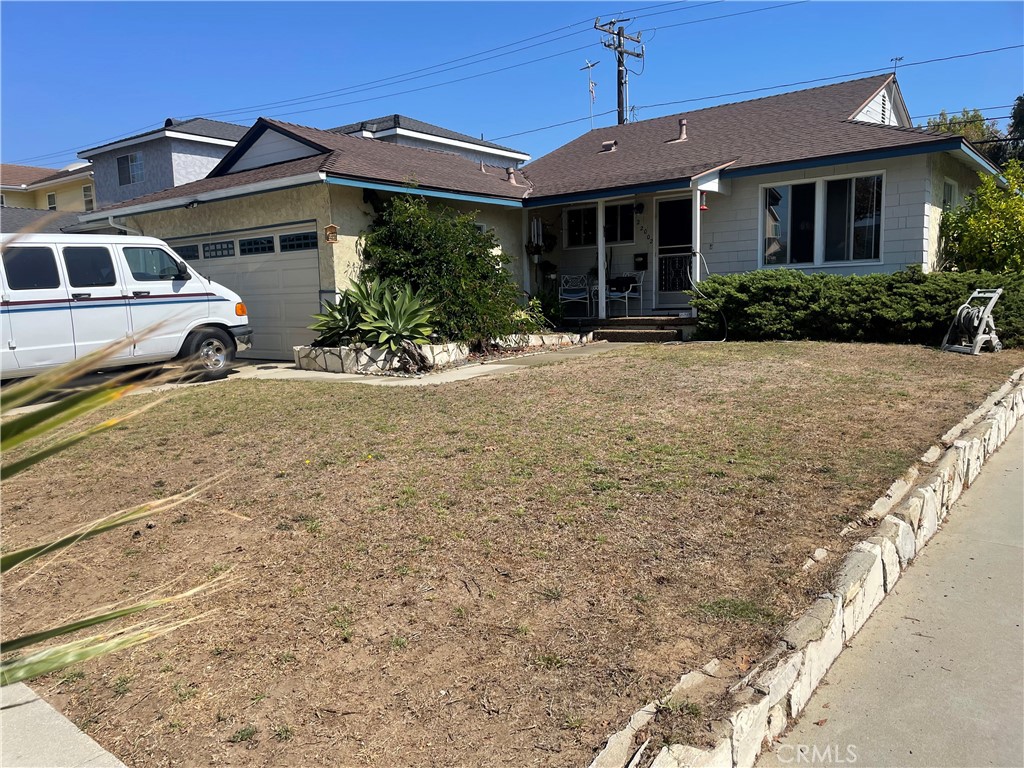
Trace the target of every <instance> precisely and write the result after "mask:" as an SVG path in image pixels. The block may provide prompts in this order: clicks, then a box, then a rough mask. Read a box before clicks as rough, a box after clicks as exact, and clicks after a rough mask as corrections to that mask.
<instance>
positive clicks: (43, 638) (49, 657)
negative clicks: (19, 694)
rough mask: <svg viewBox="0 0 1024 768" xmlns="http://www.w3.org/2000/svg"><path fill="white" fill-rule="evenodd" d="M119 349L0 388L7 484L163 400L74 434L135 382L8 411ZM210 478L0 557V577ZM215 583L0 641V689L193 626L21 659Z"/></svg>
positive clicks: (147, 625) (138, 631)
mask: <svg viewBox="0 0 1024 768" xmlns="http://www.w3.org/2000/svg"><path fill="white" fill-rule="evenodd" d="M126 343H129V342H126V341H121V342H118V343H115V344H113V345H111V346H109V347H107V348H105V349H101V350H99V351H97V352H94V353H93V354H91V355H89V356H87V357H85V358H83V359H81V360H78V361H75V362H73V363H69V364H68V365H65V366H62V367H60V368H57V369H55V370H53V371H49V372H47V373H44V374H41V375H39V376H36V377H34V378H31V379H27V380H25V381H23V382H19V383H16V384H13V385H10V386H8V387H7V388H6V389H5V390H4V397H3V400H2V401H0V416H2V417H9V418H6V419H5V420H4V422H3V430H2V436H0V452H2V454H3V456H4V459H5V462H4V463H3V465H2V466H0V478H2V479H4V480H7V479H9V478H11V477H13V476H14V475H16V474H18V473H19V472H23V471H25V470H26V469H28V468H29V467H32V466H34V465H35V464H38V463H39V462H40V461H42V460H44V459H46V458H47V457H49V456H52V455H54V454H56V453H59V452H60V451H63V450H66V449H68V448H70V447H71V446H73V445H75V444H76V443H79V442H81V441H82V440H85V439H87V438H89V437H91V436H92V435H96V434H99V433H100V432H104V431H106V430H108V429H112V428H113V427H116V426H118V425H119V424H123V423H124V422H125V421H127V420H128V419H132V418H135V417H136V416H138V415H140V414H141V413H143V412H145V411H147V410H149V409H150V408H152V407H153V406H155V405H157V404H159V403H161V402H163V400H165V399H166V398H161V399H158V400H156V401H154V402H151V403H149V404H148V405H145V406H142V407H140V408H137V409H135V410H134V411H131V412H129V413H127V414H125V415H122V416H116V417H113V418H108V419H106V420H104V421H102V422H100V423H99V424H92V425H89V426H86V427H84V428H80V429H77V430H75V429H73V428H72V427H71V422H72V421H73V420H75V419H78V418H80V417H83V416H86V415H87V414H90V413H93V412H94V411H96V410H97V409H99V408H102V407H103V406H105V405H108V404H110V403H112V402H114V401H116V400H119V399H120V398H122V397H124V396H125V395H126V394H127V393H129V392H130V391H131V390H133V389H136V388H137V387H139V386H142V384H141V383H140V382H139V381H138V380H137V378H136V379H135V380H131V379H129V378H128V377H127V376H125V377H121V378H118V379H114V380H111V381H107V382H101V383H99V384H96V385H93V386H90V387H87V388H84V389H82V390H80V391H77V392H74V393H72V394H70V395H68V396H66V397H63V398H61V399H58V400H56V401H55V402H51V403H45V404H43V405H40V406H38V407H36V408H34V409H32V410H27V409H25V410H23V411H22V412H17V413H12V412H13V410H14V409H16V408H20V407H22V406H25V405H28V404H30V403H33V402H36V401H39V400H41V399H43V398H45V397H46V396H48V395H50V394H52V393H54V392H57V391H58V390H60V389H62V388H63V387H65V386H66V385H67V384H68V383H70V382H71V381H73V380H74V379H76V378H78V377H80V376H82V375H84V374H85V373H87V372H89V371H93V370H96V369H98V368H101V367H102V362H103V360H104V359H105V358H107V357H108V356H112V355H113V354H115V353H116V351H117V350H118V349H119V348H121V347H123V346H124V345H125V344H126ZM152 384H153V382H152V381H150V382H147V385H152ZM66 429H70V431H69V432H68V433H67V434H62V435H60V436H54V435H55V432H56V431H57V430H62V431H63V430H66ZM11 451H14V454H15V455H14V457H13V458H10V457H11V453H10V452H11ZM217 479H219V478H213V479H211V480H210V481H209V482H208V483H205V484H203V485H201V486H198V487H195V488H193V489H191V490H189V491H186V492H185V493H181V494H177V495H175V496H171V497H169V498H166V499H160V500H158V501H154V502H149V503H145V504H140V505H138V506H135V507H133V508H130V509H126V510H122V511H120V512H116V513H114V514H112V515H108V516H106V517H103V518H100V519H98V520H94V521H92V522H90V523H88V524H86V525H84V526H82V527H81V528H79V529H77V530H75V531H71V532H69V533H66V534H64V535H61V536H58V537H57V538H55V539H53V540H51V541H47V542H43V543H40V544H36V545H33V546H29V547H25V548H23V549H19V550H15V551H11V552H5V553H4V554H3V555H2V556H0V573H2V574H4V575H5V576H6V575H7V574H8V573H9V572H13V571H15V570H16V569H19V568H25V567H26V566H28V565H29V564H30V563H33V562H35V561H36V560H37V559H39V558H41V557H44V556H47V555H54V554H55V553H58V552H60V551H61V550H64V549H65V548H66V547H69V546H72V545H74V544H76V543H78V542H80V541H83V540H85V539H88V538H91V537H93V536H98V535H100V534H102V533H105V532H107V531H110V530H112V529H114V528H118V527H120V526H124V525H128V524H131V523H135V522H137V521H139V520H142V519H144V518H146V517H149V516H151V515H154V514H156V513H158V512H162V511H165V510H168V509H171V508H172V507H175V506H177V505H179V504H183V503H185V502H187V501H189V500H191V499H193V498H195V497H196V496H197V495H198V494H199V493H200V492H201V491H203V490H204V489H205V488H206V487H208V486H209V485H210V484H212V483H213V482H216V481H217ZM222 576H223V575H222ZM31 577H32V574H29V575H28V576H27V577H26V578H31ZM5 581H6V578H5ZM218 581H221V579H220V578H218V579H214V580H213V581H210V582H207V583H206V584H203V585H201V586H200V587H198V588H196V589H193V590H189V591H187V592H182V593H179V594H175V595H172V596H170V597H159V598H154V599H149V600H144V601H141V602H137V603H134V604H124V603H116V604H114V605H110V606H106V607H105V608H103V609H100V610H98V611H94V612H92V613H89V614H88V615H86V616H85V617H84V618H81V619H78V620H75V621H72V622H69V623H64V624H59V625H56V626H52V627H48V628H45V629H42V630H39V631H35V632H30V633H27V634H25V635H22V636H20V637H17V638H14V639H11V640H6V639H0V653H2V654H3V655H4V658H3V660H2V661H0V685H10V684H11V683H16V682H19V681H21V680H28V679H31V678H33V677H38V676H39V675H44V674H47V673H50V672H55V671H57V670H59V669H62V668H63V667H66V666H68V665H69V664H74V663H76V662H79V661H84V660H86V659H90V658H93V657H96V656H100V655H102V654H106V653H110V652H112V651H116V650H121V649H124V648H129V647H131V646H134V645H138V644H139V643H144V642H148V641H149V640H152V639H154V638H156V637H159V636H161V635H163V634H166V633H167V632H170V631H172V630H174V629H176V628H178V627H180V626H183V625H184V624H188V623H191V622H193V621H197V620H200V619H202V618H203V617H202V616H199V617H195V618H191V619H181V620H160V619H157V620H153V621H143V622H142V623H136V624H133V625H131V626H128V627H119V628H114V629H112V630H109V631H102V632H99V633H97V634H92V635H90V636H87V637H79V638H78V639H75V640H70V641H67V642H63V643H58V644H56V645H48V646H46V647H44V648H42V649H40V650H34V651H31V652H28V653H26V649H30V648H33V647H34V646H38V645H40V644H42V643H46V642H48V641H51V640H53V639H55V638H58V637H63V636H65V635H70V634H72V633H77V632H80V631H82V630H86V629H90V628H93V627H97V626H99V625H104V624H108V623H110V622H113V621H115V620H117V619H121V618H124V617H127V616H131V615H134V614H138V613H142V612H143V611H148V610H150V609H153V608H157V607H158V606H163V605H167V604H168V603H170V602H173V601H176V600H180V599H183V598H185V597H189V596H191V595H194V594H196V593H197V592H198V591H200V590H202V589H206V588H208V587H209V586H211V585H212V584H214V583H215V582H218ZM4 589H5V590H7V589H8V586H7V584H4Z"/></svg>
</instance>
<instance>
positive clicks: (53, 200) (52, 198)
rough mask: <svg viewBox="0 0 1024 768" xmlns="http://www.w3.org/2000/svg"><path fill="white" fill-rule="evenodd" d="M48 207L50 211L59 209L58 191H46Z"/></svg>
mask: <svg viewBox="0 0 1024 768" xmlns="http://www.w3.org/2000/svg"><path fill="white" fill-rule="evenodd" d="M46 209H47V210H48V211H56V210H57V193H56V192H47V193H46Z"/></svg>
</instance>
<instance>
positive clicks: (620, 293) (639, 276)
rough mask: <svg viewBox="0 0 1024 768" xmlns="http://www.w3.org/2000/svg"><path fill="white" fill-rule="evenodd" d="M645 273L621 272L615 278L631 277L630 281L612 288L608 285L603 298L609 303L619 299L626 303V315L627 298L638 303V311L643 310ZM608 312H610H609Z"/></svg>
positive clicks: (627, 312)
mask: <svg viewBox="0 0 1024 768" xmlns="http://www.w3.org/2000/svg"><path fill="white" fill-rule="evenodd" d="M645 274H646V273H645V272H643V271H641V272H623V273H622V274H621V275H619V276H618V278H613V279H612V282H613V283H614V282H615V280H616V279H617V280H620V281H622V280H623V279H624V278H631V281H630V282H629V283H627V284H626V285H625V286H624V285H621V284H620V285H617V286H615V287H614V288H613V287H612V286H608V290H607V291H606V292H605V299H606V300H607V302H608V303H609V304H610V303H611V302H613V301H621V302H622V303H623V304H625V305H626V317H629V300H630V299H633V300H635V301H636V302H638V304H639V310H640V313H641V314H643V311H644V275H645ZM609 314H610V313H609Z"/></svg>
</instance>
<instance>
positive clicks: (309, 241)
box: [169, 222, 320, 360]
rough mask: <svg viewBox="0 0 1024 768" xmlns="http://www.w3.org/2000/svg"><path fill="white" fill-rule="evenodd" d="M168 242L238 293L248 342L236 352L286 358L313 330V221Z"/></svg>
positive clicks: (316, 289)
mask: <svg viewBox="0 0 1024 768" xmlns="http://www.w3.org/2000/svg"><path fill="white" fill-rule="evenodd" d="M169 242H170V245H171V246H172V247H173V248H174V249H175V250H177V252H178V253H179V254H180V255H181V256H183V257H184V258H185V259H187V260H188V261H189V263H190V264H191V265H192V267H193V268H195V269H196V270H198V272H199V273H200V274H202V275H204V276H206V277H208V278H210V279H211V280H215V281H216V282H218V283H220V284H221V285H223V286H226V287H227V288H230V289H231V290H233V291H235V292H236V293H238V294H239V295H240V296H241V297H242V300H243V301H244V302H245V306H246V307H247V308H248V309H249V324H250V325H251V326H252V329H253V336H252V343H253V345H252V349H249V350H246V351H245V352H242V353H240V354H239V357H244V358H250V359H254V358H255V359H269V360H291V359H292V347H293V346H296V345H299V344H308V343H309V342H310V341H312V339H313V338H314V336H315V335H316V334H315V333H313V332H312V331H310V330H309V329H308V327H307V326H309V324H310V323H312V322H313V320H312V317H311V316H312V315H313V314H314V313H316V312H319V301H320V299H319V296H320V264H319V255H318V252H317V230H316V224H315V222H308V223H306V224H305V225H300V226H291V227H288V228H282V229H261V230H254V231H247V232H237V233H235V232H232V233H231V234H230V235H228V234H225V235H213V236H210V237H207V238H203V239H201V240H196V239H192V238H190V239H189V240H187V241H186V240H183V239H182V240H173V241H169Z"/></svg>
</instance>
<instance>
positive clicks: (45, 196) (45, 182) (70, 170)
mask: <svg viewBox="0 0 1024 768" xmlns="http://www.w3.org/2000/svg"><path fill="white" fill-rule="evenodd" d="M0 205H2V206H4V207H5V208H31V209H36V210H41V211H91V210H93V208H95V207H96V196H95V190H94V188H93V179H92V166H91V165H89V163H72V164H71V165H69V166H67V167H66V168H63V169H61V170H59V171H55V170H54V169H53V168H39V167H37V166H33V165H12V164H9V163H5V164H4V165H0Z"/></svg>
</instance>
